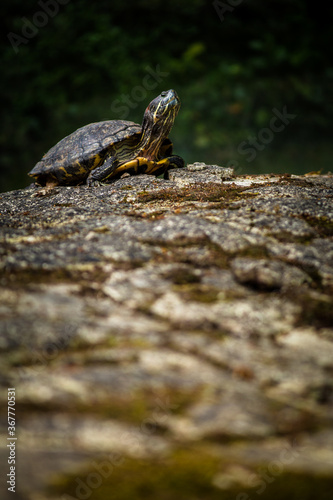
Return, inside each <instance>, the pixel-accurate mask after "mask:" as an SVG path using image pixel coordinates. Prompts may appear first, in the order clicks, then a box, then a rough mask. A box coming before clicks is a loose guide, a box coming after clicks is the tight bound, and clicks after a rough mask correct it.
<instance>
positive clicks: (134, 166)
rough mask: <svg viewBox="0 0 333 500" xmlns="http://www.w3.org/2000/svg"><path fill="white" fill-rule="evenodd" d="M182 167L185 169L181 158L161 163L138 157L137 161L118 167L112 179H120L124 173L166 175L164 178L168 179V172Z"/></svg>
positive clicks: (177, 157) (171, 158)
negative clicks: (115, 177) (114, 177)
mask: <svg viewBox="0 0 333 500" xmlns="http://www.w3.org/2000/svg"><path fill="white" fill-rule="evenodd" d="M182 167H184V160H183V158H181V157H180V156H169V157H168V158H163V159H162V160H159V161H154V160H147V158H143V157H141V156H138V157H137V158H135V160H130V161H128V162H126V163H123V164H122V165H119V167H116V169H115V170H114V173H113V175H112V177H113V176H117V177H120V176H121V175H122V174H123V173H129V174H130V175H138V174H149V175H155V176H158V175H161V174H163V173H164V178H167V171H168V170H170V169H172V168H182Z"/></svg>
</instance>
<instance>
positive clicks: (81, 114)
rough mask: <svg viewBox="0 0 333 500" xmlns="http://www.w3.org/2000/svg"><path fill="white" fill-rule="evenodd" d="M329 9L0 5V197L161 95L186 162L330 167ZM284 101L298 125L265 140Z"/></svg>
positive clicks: (70, 0)
mask: <svg viewBox="0 0 333 500" xmlns="http://www.w3.org/2000/svg"><path fill="white" fill-rule="evenodd" d="M45 10H46V11H47V12H48V13H49V14H47V13H45ZM57 11H58V12H57ZM332 12H333V7H332V3H331V2H329V3H326V2H320V3H318V2H317V3H314V2H312V1H306V0H269V1H266V2H263V1H260V0H243V1H242V0H226V1H225V2H222V1H220V2H216V1H215V2H212V1H206V0H192V1H185V0H169V1H167V2H166V1H164V0H136V1H126V2H124V1H123V0H113V1H112V2H111V1H106V0H100V1H95V2H92V1H91V0H89V1H88V0H58V1H57V0H39V1H37V0H24V1H23V0H2V2H1V7H0V13H1V16H0V19H1V24H2V34H3V38H2V48H1V69H2V71H1V73H2V77H1V83H0V85H1V92H0V95H1V101H2V102H1V111H2V119H1V131H0V141H1V158H0V161H1V169H0V181H1V190H7V189H12V188H17V187H23V186H25V185H28V184H29V183H30V181H31V179H30V178H29V177H27V175H26V173H27V172H28V171H29V170H30V169H31V168H32V167H33V166H34V164H35V163H36V162H37V161H38V160H39V159H40V157H41V156H42V155H43V154H44V153H45V152H46V151H47V150H48V149H49V148H50V147H51V146H53V145H54V144H55V143H56V142H57V141H58V140H60V139H61V138H62V137H64V136H65V135H67V134H69V133H71V132H72V131H74V130H75V129H76V128H78V127H80V126H83V125H85V124H87V123H90V122H93V121H99V120H105V119H117V118H126V119H130V120H133V121H136V122H139V123H141V119H142V115H143V112H144V109H145V107H146V105H147V104H148V102H150V100H151V99H152V98H153V97H155V96H156V95H158V94H159V93H160V92H161V91H162V90H166V89H168V88H174V89H176V90H177V92H178V94H179V95H180V98H181V101H182V108H181V111H180V114H179V115H178V118H177V120H176V123H175V126H174V129H173V131H172V134H171V136H172V139H173V141H174V143H175V151H176V152H177V154H180V155H182V156H184V158H185V160H186V161H187V162H192V161H200V160H201V161H206V162H209V163H213V164H214V163H215V164H216V163H217V164H234V165H235V166H236V167H237V171H238V172H242V173H247V172H249V173H257V172H272V171H275V172H295V173H304V172H306V171H313V170H315V171H317V170H320V169H323V171H327V170H330V169H331V158H332V144H331V121H332V116H333V87H332V81H333V62H332V45H333V44H332V42H333V40H332V38H333V37H332V28H331V26H332ZM40 13H44V15H43V14H42V15H41V14H40ZM29 23H32V24H29ZM37 25H39V27H38V26H37ZM29 30H30V31H29ZM10 33H11V35H9V38H8V34H10ZM25 35H28V36H25ZM17 36H20V37H24V38H25V42H22V43H19V42H18V39H17V38H16V37H17ZM21 41H22V40H21ZM15 44H17V45H15ZM13 45H15V46H13ZM153 75H155V76H153ZM284 106H286V109H287V111H288V113H290V114H293V115H296V117H295V118H293V119H291V120H289V121H290V123H289V124H287V125H285V126H284V127H283V130H282V131H280V132H270V131H269V130H267V129H270V128H271V125H270V124H271V119H272V117H273V116H274V112H273V111H272V110H273V109H277V110H279V111H280V112H282V110H283V107H284ZM278 123H279V124H281V121H280V122H278ZM263 129H266V130H264V131H263ZM251 138H252V139H251ZM255 138H257V141H258V142H257V144H258V145H259V146H254V153H255V154H254V155H253V154H250V153H249V152H248V148H249V147H250V146H249V144H248V142H249V141H250V142H251V141H252V142H253V141H254V140H255ZM241 144H243V146H240V145H241ZM252 148H253V146H252ZM246 151H247V153H246ZM253 156H255V158H254V159H252V157H253ZM250 157H251V161H248V160H249V159H250Z"/></svg>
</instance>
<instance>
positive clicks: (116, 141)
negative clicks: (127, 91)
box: [28, 90, 184, 187]
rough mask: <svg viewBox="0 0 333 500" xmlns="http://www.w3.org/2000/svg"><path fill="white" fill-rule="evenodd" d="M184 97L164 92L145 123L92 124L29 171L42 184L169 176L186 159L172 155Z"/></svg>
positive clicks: (56, 148)
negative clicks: (171, 135)
mask: <svg viewBox="0 0 333 500" xmlns="http://www.w3.org/2000/svg"><path fill="white" fill-rule="evenodd" d="M179 108H180V100H179V97H178V95H177V93H176V92H175V91H174V90H168V91H165V92H162V93H161V95H159V96H158V97H156V98H155V99H154V100H153V101H151V103H150V104H149V106H148V107H147V109H146V111H145V114H144V116H143V121H142V125H138V124H136V123H134V122H130V121H125V120H108V121H103V122H96V123H90V124H89V125H86V126H85V127H82V128H79V129H78V130H76V131H75V132H73V133H72V134H70V135H68V136H67V137H65V138H64V139H62V140H61V141H60V142H58V143H57V144H56V145H55V146H53V148H51V149H50V150H49V151H48V152H47V153H46V154H45V155H44V156H43V158H42V159H41V160H40V161H39V162H38V163H37V164H36V165H35V166H34V168H33V169H32V170H31V172H29V174H28V175H30V176H31V177H34V178H35V179H36V182H37V184H39V185H42V186H45V185H46V186H50V187H51V186H57V185H76V184H82V183H84V182H87V184H88V185H92V184H94V182H95V181H99V182H109V181H110V180H111V179H117V178H119V177H121V176H122V175H123V174H126V173H128V174H130V175H134V174H153V175H161V174H163V173H164V177H165V178H166V177H167V172H168V170H169V169H171V168H177V167H183V166H184V160H183V159H182V158H181V157H180V156H174V155H172V142H171V141H170V139H168V135H169V132H170V130H171V128H172V126H173V123H174V121H175V118H176V115H177V113H178V111H179Z"/></svg>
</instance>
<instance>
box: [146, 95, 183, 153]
mask: <svg viewBox="0 0 333 500" xmlns="http://www.w3.org/2000/svg"><path fill="white" fill-rule="evenodd" d="M179 108H180V100H179V97H178V95H177V93H176V92H175V91H174V90H172V89H171V90H166V91H163V92H162V93H161V94H160V95H159V96H158V97H156V98H155V99H153V100H152V101H151V103H150V104H149V105H148V107H147V109H146V111H145V114H144V117H143V122H142V141H143V143H144V145H145V149H146V150H147V153H148V152H149V153H150V156H156V155H158V151H159V148H160V146H161V144H162V143H163V141H164V139H166V138H167V137H168V135H169V133H170V130H171V129H172V126H173V123H174V121H175V118H176V116H177V113H178V111H179Z"/></svg>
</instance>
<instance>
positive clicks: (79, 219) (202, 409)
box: [0, 164, 333, 500]
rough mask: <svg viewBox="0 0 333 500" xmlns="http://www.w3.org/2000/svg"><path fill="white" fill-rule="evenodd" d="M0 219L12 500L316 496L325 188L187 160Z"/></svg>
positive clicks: (332, 468) (327, 383)
mask: <svg viewBox="0 0 333 500" xmlns="http://www.w3.org/2000/svg"><path fill="white" fill-rule="evenodd" d="M0 212H1V213H0V218H1V222H2V227H1V247H0V252H1V263H0V269H1V278H0V311H1V316H0V318H1V338H0V348H1V352H0V367H1V368H0V376H1V387H2V391H1V404H2V408H3V411H2V419H1V421H2V431H3V437H4V438H6V437H7V436H8V433H7V411H6V408H7V388H8V387H10V388H15V389H16V391H15V392H16V436H17V441H16V451H17V455H16V464H15V466H16V470H15V473H16V499H19V500H21V499H22V500H23V499H24V500H27V499H29V500H46V499H49V500H50V499H51V500H53V499H59V498H61V499H67V500H68V499H72V498H77V499H86V498H92V499H98V500H99V499H106V498H114V499H116V500H135V499H139V498H140V499H141V498H145V499H151V500H153V499H154V500H155V499H157V498H163V499H168V500H169V499H170V500H171V499H174V498H177V499H184V500H185V499H190V498H191V499H193V500H195V499H198V500H199V499H202V498H205V499H206V500H215V499H222V500H223V499H228V500H229V499H235V500H249V499H256V498H258V497H259V496H260V498H261V500H264V499H265V500H266V499H281V500H282V499H285V498H302V500H306V499H309V500H310V499H312V498H317V499H320V500H325V499H328V498H331V495H332V490H333V428H332V423H333V298H332V295H333V294H332V290H333V176H331V175H315V174H314V175H305V176H294V175H259V176H234V174H233V172H232V170H230V169H225V168H222V167H216V166H207V165H205V164H194V165H189V166H188V167H187V168H184V169H181V170H174V171H171V172H170V179H169V180H162V179H156V178H155V177H152V176H136V177H125V178H122V179H120V180H118V181H116V182H114V183H113V184H110V185H103V186H100V187H94V188H88V187H86V186H77V187H57V188H53V189H49V190H48V189H44V188H37V187H34V186H31V187H29V188H26V189H23V190H18V191H13V192H9V193H2V194H1V195H0ZM3 443H5V444H4V446H3V447H2V448H1V459H3V462H2V463H3V464H5V465H4V466H3V472H4V470H6V471H7V473H8V472H9V465H7V460H8V455H9V448H8V447H6V444H7V443H8V441H7V440H3ZM3 475H4V474H3ZM7 487H8V485H7V486H4V491H5V492H6V491H7ZM7 493H8V497H9V498H12V494H11V492H8V491H7ZM2 498H5V497H2Z"/></svg>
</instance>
